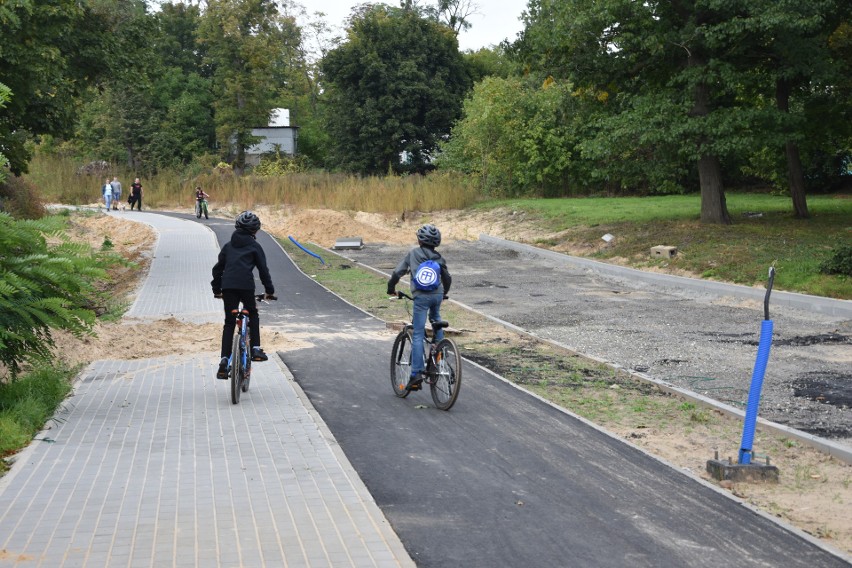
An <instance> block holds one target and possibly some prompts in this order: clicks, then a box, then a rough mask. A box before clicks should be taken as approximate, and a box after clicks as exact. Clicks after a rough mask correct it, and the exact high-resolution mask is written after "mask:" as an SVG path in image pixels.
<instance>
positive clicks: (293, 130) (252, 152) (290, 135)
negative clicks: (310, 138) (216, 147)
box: [246, 108, 299, 165]
mask: <svg viewBox="0 0 852 568" xmlns="http://www.w3.org/2000/svg"><path fill="white" fill-rule="evenodd" d="M251 134H252V136H258V137H260V138H262V140H261V141H260V142H258V143H257V144H255V145H254V146H251V147H250V148H247V149H246V163H248V164H252V165H257V164H258V163H259V162H260V158H261V156H262V155H263V154H274V153H275V152H276V151H280V152H282V153H284V154H288V155H290V156H295V155H296V152H297V150H298V141H299V127H298V126H290V109H286V108H276V109H272V114H271V115H270V117H269V125H268V126H262V127H258V128H252V131H251Z"/></svg>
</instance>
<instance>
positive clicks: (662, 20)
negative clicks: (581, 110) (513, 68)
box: [513, 0, 848, 223]
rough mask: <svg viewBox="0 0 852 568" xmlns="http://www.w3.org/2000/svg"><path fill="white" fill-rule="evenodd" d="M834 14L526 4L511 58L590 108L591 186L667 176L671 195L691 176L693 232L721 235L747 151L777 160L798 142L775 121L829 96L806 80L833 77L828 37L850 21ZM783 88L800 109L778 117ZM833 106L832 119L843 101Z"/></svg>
mask: <svg viewBox="0 0 852 568" xmlns="http://www.w3.org/2000/svg"><path fill="white" fill-rule="evenodd" d="M839 7H840V3H838V2H834V1H832V0H820V1H819V2H814V3H794V2H770V1H769V0H767V1H766V2H763V1H755V2H745V1H743V0H735V1H726V2H719V1H716V0H678V1H676V2H665V3H641V2H632V1H629V0H600V1H598V0H594V1H593V0H567V1H560V2H554V1H552V0H531V1H530V3H529V7H528V11H527V12H526V14H525V20H526V27H525V30H524V32H523V34H522V36H521V38H520V40H519V41H518V42H517V43H516V44H515V45H514V46H513V47H514V50H515V53H516V54H517V55H518V56H519V57H520V59H521V60H522V61H523V62H524V64H525V65H526V68H527V70H528V71H529V72H530V73H532V74H534V75H536V76H538V77H539V78H540V79H544V78H546V77H547V76H553V77H554V78H557V79H565V80H568V81H570V82H572V83H573V84H574V85H575V89H576V92H577V95H578V96H580V97H582V98H583V99H584V101H585V102H586V104H587V105H588V106H589V107H590V111H589V114H588V116H589V118H590V121H589V124H590V125H591V126H592V127H593V128H592V129H591V130H590V131H589V132H588V133H587V134H586V135H585V136H586V139H585V140H584V141H583V144H582V148H583V152H584V155H586V156H588V157H590V158H593V159H595V160H596V161H597V167H596V168H595V170H594V174H595V177H596V178H597V179H600V180H604V179H606V180H610V181H611V180H618V183H619V185H621V186H622V187H627V188H641V187H642V186H657V185H659V184H660V183H662V182H664V179H665V177H666V176H670V177H669V181H668V185H669V186H672V187H676V186H677V185H680V184H682V183H683V182H684V181H689V180H690V178H691V176H693V175H696V174H697V178H698V180H699V185H700V188H701V194H702V207H701V218H702V220H703V221H706V222H713V223H727V222H730V216H729V215H728V212H727V207H726V205H725V198H724V180H725V178H730V177H732V175H733V176H736V175H738V174H739V171H740V168H741V167H742V165H743V163H744V160H745V159H746V157H747V156H749V155H750V154H752V153H753V152H754V150H755V149H756V148H772V149H773V151H775V152H783V146H784V145H785V140H786V142H790V141H795V140H797V139H800V138H801V137H802V136H801V134H802V133H803V131H802V130H798V131H797V128H796V127H795V124H796V122H797V121H798V119H797V118H795V116H792V114H791V115H790V116H781V115H782V114H783V113H788V111H789V110H790V108H796V107H797V108H800V109H805V108H807V106H808V104H807V102H808V101H814V100H816V98H819V96H818V95H817V93H822V94H826V93H829V92H831V89H832V85H837V82H836V80H835V81H834V82H832V81H814V78H815V74H814V70H815V69H819V68H825V67H826V66H828V67H831V60H830V50H828V49H826V43H827V39H828V37H830V30H832V29H835V28H836V27H837V26H838V22H841V21H844V18H845V19H847V20H848V14H846V12H848V9H846V11H845V12H844V11H839ZM796 46H798V47H796ZM806 60H807V61H809V62H810V67H808V66H803V65H802V64H803V63H804V62H805V61H806ZM806 67H807V69H809V71H808V72H807V73H804V74H803V71H804V70H805V68H806ZM823 77H828V76H827V75H823ZM790 80H793V83H792V84H790V85H789V86H790V87H794V86H795V92H796V94H797V95H798V96H799V97H800V98H799V99H798V101H797V100H793V105H794V106H793V107H788V108H782V106H779V105H777V104H775V103H776V93H777V92H778V87H779V81H780V84H784V83H785V82H787V81H790ZM830 98H832V99H833V100H832V101H831V103H830V104H829V105H828V107H830V108H831V111H830V112H831V113H832V114H834V115H835V116H836V113H837V111H838V109H839V108H840V106H841V105H842V103H840V100H841V99H839V98H837V97H836V96H831V97H830ZM797 105H798V106H797ZM824 108H826V107H824ZM798 112H799V111H798V110H797V113H798ZM800 116H801V115H800ZM799 122H801V121H799ZM788 150H789V146H788ZM643 162H644V164H643ZM661 174H663V175H662V176H661Z"/></svg>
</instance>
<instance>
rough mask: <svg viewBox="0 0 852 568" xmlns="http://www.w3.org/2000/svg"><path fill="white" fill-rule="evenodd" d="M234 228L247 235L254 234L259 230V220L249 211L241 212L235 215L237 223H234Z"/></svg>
mask: <svg viewBox="0 0 852 568" xmlns="http://www.w3.org/2000/svg"><path fill="white" fill-rule="evenodd" d="M234 227H236V228H237V229H243V230H244V231H248V232H249V233H256V232H258V231H259V230H260V219H259V218H258V216H257V215H255V214H254V213H252V212H251V211H243V212H242V213H240V214H239V215H237V222H236V223H234Z"/></svg>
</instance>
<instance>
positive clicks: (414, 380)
mask: <svg viewBox="0 0 852 568" xmlns="http://www.w3.org/2000/svg"><path fill="white" fill-rule="evenodd" d="M422 383H423V373H416V374H414V375H411V378H410V379H408V384H407V385H406V386H405V390H407V391H419V390H420V388H421V385H422Z"/></svg>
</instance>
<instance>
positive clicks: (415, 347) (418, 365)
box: [411, 294, 444, 376]
mask: <svg viewBox="0 0 852 568" xmlns="http://www.w3.org/2000/svg"><path fill="white" fill-rule="evenodd" d="M443 300H444V296H443V294H419V295H417V296H415V297H414V309H413V313H412V318H411V324H412V325H413V326H414V334H413V337H412V345H411V375H412V376H414V375H415V374H417V373H419V372H420V371H422V370H423V369H424V368H425V361H424V359H423V358H424V352H423V339H424V337H425V336H426V314H427V313H428V314H429V321H440V320H441V302H442V301H443ZM443 338H444V330H443V329H439V330H438V331H437V332H436V333H435V342H436V343H437V342H438V341H440V340H442V339H443Z"/></svg>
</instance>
